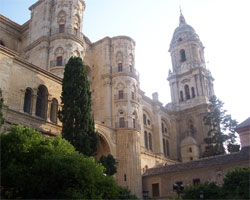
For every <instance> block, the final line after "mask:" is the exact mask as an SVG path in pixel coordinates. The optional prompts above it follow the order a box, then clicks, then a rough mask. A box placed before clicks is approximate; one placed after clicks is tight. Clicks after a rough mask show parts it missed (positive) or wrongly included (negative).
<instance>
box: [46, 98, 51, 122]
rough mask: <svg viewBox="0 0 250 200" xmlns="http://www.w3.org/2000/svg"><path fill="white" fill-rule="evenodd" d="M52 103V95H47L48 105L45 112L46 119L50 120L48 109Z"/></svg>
mask: <svg viewBox="0 0 250 200" xmlns="http://www.w3.org/2000/svg"><path fill="white" fill-rule="evenodd" d="M51 104H52V95H50V94H49V95H48V107H47V114H46V121H48V122H51V120H50V110H51Z"/></svg>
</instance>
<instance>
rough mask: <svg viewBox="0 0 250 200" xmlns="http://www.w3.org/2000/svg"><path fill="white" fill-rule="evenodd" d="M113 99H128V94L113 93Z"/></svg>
mask: <svg viewBox="0 0 250 200" xmlns="http://www.w3.org/2000/svg"><path fill="white" fill-rule="evenodd" d="M114 99H115V101H127V100H128V95H127V94H126V93H123V94H122V95H121V94H120V95H119V94H115V95H114Z"/></svg>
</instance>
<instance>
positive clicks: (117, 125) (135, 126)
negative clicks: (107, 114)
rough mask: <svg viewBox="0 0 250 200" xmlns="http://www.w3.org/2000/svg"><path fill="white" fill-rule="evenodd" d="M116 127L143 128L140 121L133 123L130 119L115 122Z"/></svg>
mask: <svg viewBox="0 0 250 200" xmlns="http://www.w3.org/2000/svg"><path fill="white" fill-rule="evenodd" d="M115 128H131V129H136V130H141V125H140V124H139V123H138V122H132V123H131V124H130V123H128V121H121V122H116V123H115Z"/></svg>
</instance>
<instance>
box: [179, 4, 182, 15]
mask: <svg viewBox="0 0 250 200" xmlns="http://www.w3.org/2000/svg"><path fill="white" fill-rule="evenodd" d="M179 8H180V15H182V10H181V5H179Z"/></svg>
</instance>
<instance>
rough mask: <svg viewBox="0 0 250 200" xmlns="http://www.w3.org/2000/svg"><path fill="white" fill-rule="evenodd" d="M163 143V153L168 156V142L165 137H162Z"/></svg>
mask: <svg viewBox="0 0 250 200" xmlns="http://www.w3.org/2000/svg"><path fill="white" fill-rule="evenodd" d="M162 143H163V153H164V155H165V156H166V155H167V152H166V143H165V139H164V138H163V139H162Z"/></svg>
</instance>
